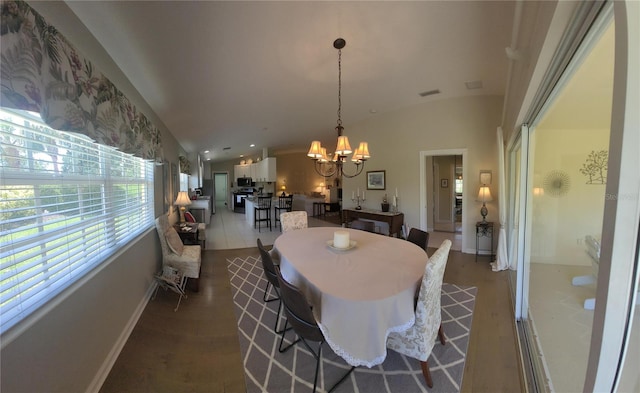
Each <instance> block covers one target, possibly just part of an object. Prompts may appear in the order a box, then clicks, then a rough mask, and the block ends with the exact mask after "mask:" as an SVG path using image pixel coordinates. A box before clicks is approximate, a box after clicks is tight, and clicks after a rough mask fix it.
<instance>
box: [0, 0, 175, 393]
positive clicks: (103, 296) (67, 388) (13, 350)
mask: <svg viewBox="0 0 640 393" xmlns="http://www.w3.org/2000/svg"><path fill="white" fill-rule="evenodd" d="M29 4H30V5H31V6H32V7H33V8H34V9H35V10H36V11H38V12H39V13H40V14H42V16H43V17H44V18H45V19H47V21H48V22H49V23H51V24H53V25H54V26H56V28H58V29H59V30H60V32H61V33H62V34H64V35H65V36H66V38H67V39H68V40H69V41H70V42H71V43H73V45H74V46H76V48H77V49H78V50H79V51H80V52H82V53H83V54H84V55H85V56H86V57H87V58H89V59H91V61H92V62H93V64H94V65H95V66H96V67H97V68H98V69H99V70H100V71H101V72H103V73H104V74H105V75H106V76H107V77H108V78H109V79H111V81H112V82H113V83H114V84H115V85H116V86H117V87H118V88H119V89H121V90H122V91H123V93H124V94H126V95H127V96H128V97H129V99H131V101H132V102H133V103H134V104H135V105H136V106H137V107H138V108H139V109H140V110H141V111H142V112H143V113H144V114H145V115H146V116H147V117H148V118H149V119H150V120H151V121H152V122H153V123H154V124H155V125H156V126H157V127H158V128H159V129H160V130H161V132H162V143H163V149H164V155H165V159H166V160H168V161H170V162H173V163H175V164H176V166H177V164H178V155H179V154H184V151H183V149H182V148H181V147H180V146H179V144H178V143H177V141H176V139H175V138H174V137H173V135H172V134H171V133H170V132H169V130H168V129H167V128H166V126H165V125H164V124H163V123H162V122H161V121H160V119H159V118H158V117H157V116H156V115H155V113H153V111H152V110H151V109H150V107H149V106H148V104H147V103H146V102H145V101H144V99H143V98H142V97H141V96H140V94H139V93H138V92H137V91H136V90H135V88H133V86H132V85H131V84H130V83H129V81H128V79H127V78H126V76H125V75H123V74H122V72H121V71H120V70H119V69H118V66H117V65H116V64H115V63H114V62H113V61H112V60H111V58H110V57H109V56H108V55H107V54H106V53H105V52H104V50H103V49H102V46H101V45H100V44H99V43H98V42H97V41H96V40H95V39H94V38H93V36H92V35H91V34H90V32H89V31H88V30H87V29H86V27H85V26H84V25H83V24H82V23H81V22H80V21H79V20H78V19H77V17H76V16H75V14H74V13H73V12H72V11H71V10H70V9H69V8H68V6H67V5H66V4H65V3H64V2H33V3H32V2H30V3H29ZM161 173H162V166H156V171H155V174H156V182H155V184H156V186H155V187H154V190H155V212H156V215H159V214H161V213H162V210H163V194H162V192H163V191H162V190H163V186H162V181H161V177H159V175H158V174H161ZM160 265H161V253H160V245H159V242H158V237H157V234H156V230H155V228H150V230H149V231H148V232H146V233H144V234H143V235H141V236H140V237H139V238H137V239H134V240H132V241H131V242H130V244H129V245H128V247H126V248H125V249H122V250H120V251H119V253H118V254H116V255H114V256H113V257H112V258H110V259H109V260H108V261H107V262H106V263H104V264H103V265H102V266H101V268H99V269H97V270H96V271H94V272H93V273H92V275H91V276H90V277H87V278H85V279H84V280H81V281H80V282H78V283H76V285H74V286H73V287H72V288H69V289H68V290H66V291H64V292H63V293H62V294H61V295H59V296H58V297H56V298H55V299H53V300H52V301H51V302H50V303H48V304H47V305H46V306H45V307H43V308H42V309H41V310H40V311H39V312H37V313H35V314H34V315H32V316H31V317H30V318H28V320H26V321H24V323H20V324H18V325H16V326H15V327H14V328H13V329H11V330H9V331H8V332H6V333H5V334H3V335H2V339H1V340H0V341H1V343H2V349H1V353H0V357H1V358H2V370H1V374H2V379H1V382H0V384H1V385H0V391H3V392H83V391H97V390H98V389H99V387H100V385H101V383H102V381H103V378H106V373H108V371H109V369H110V367H111V364H112V362H114V361H115V358H116V357H117V356H118V353H119V351H120V349H121V347H122V346H123V345H124V343H125V342H126V339H127V337H128V335H129V333H130V331H131V330H132V329H133V326H134V325H135V323H136V321H137V318H138V317H139V315H140V313H141V312H142V310H143V309H144V306H145V305H146V302H147V301H148V299H149V298H150V295H151V292H150V291H151V289H152V288H153V281H152V278H153V273H155V272H157V271H158V270H159V268H160Z"/></svg>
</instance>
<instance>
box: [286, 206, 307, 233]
mask: <svg viewBox="0 0 640 393" xmlns="http://www.w3.org/2000/svg"><path fill="white" fill-rule="evenodd" d="M280 222H281V223H282V233H287V232H289V231H293V230H295V229H304V228H307V227H308V226H309V219H308V218H307V212H306V211H304V210H301V211H292V212H287V213H282V214H280Z"/></svg>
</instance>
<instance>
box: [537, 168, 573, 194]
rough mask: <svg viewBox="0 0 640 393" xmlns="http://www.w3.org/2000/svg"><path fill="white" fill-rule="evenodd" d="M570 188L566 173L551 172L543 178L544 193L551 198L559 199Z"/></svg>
mask: <svg viewBox="0 0 640 393" xmlns="http://www.w3.org/2000/svg"><path fill="white" fill-rule="evenodd" d="M570 187H571V180H570V179H569V175H568V174H567V172H564V171H559V170H553V171H551V172H549V173H548V174H547V176H545V178H544V191H545V192H546V193H548V194H549V195H551V196H553V197H560V196H562V195H564V194H566V193H567V192H569V188H570Z"/></svg>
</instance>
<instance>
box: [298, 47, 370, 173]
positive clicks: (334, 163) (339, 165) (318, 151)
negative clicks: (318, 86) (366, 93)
mask: <svg viewBox="0 0 640 393" xmlns="http://www.w3.org/2000/svg"><path fill="white" fill-rule="evenodd" d="M346 44H347V42H346V41H345V40H344V39H342V38H338V39H336V40H335V41H333V47H334V48H336V49H337V50H338V125H337V126H336V131H337V132H338V143H337V146H336V150H335V153H334V155H333V158H331V159H329V157H327V149H326V148H324V147H322V145H321V144H320V141H313V142H311V147H310V148H309V152H308V153H307V156H309V157H311V159H313V160H314V161H315V170H316V172H317V173H318V174H319V175H320V176H324V177H331V176H333V175H336V177H341V176H345V177H348V178H351V177H356V176H358V175H359V174H361V173H362V169H364V162H365V161H366V160H367V159H369V158H370V157H371V156H370V155H369V144H368V143H367V142H360V145H359V146H358V148H357V149H356V151H355V152H354V151H352V150H351V145H349V138H347V137H346V136H345V135H342V132H343V131H344V127H342V94H341V93H342V48H344V47H345V45H346ZM352 152H353V156H352V157H351V162H353V163H354V164H355V165H356V171H355V173H353V174H347V173H345V172H344V163H345V162H346V161H347V156H348V155H349V154H351V153H352Z"/></svg>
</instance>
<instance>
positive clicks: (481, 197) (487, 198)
mask: <svg viewBox="0 0 640 393" xmlns="http://www.w3.org/2000/svg"><path fill="white" fill-rule="evenodd" d="M476 200H477V201H478V202H482V207H481V208H480V214H481V215H482V223H483V224H484V223H486V222H487V220H486V217H487V205H486V204H485V203H486V202H491V201H492V200H493V198H492V197H491V190H489V186H487V185H484V184H483V185H482V186H480V191H479V192H478V199H476Z"/></svg>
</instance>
